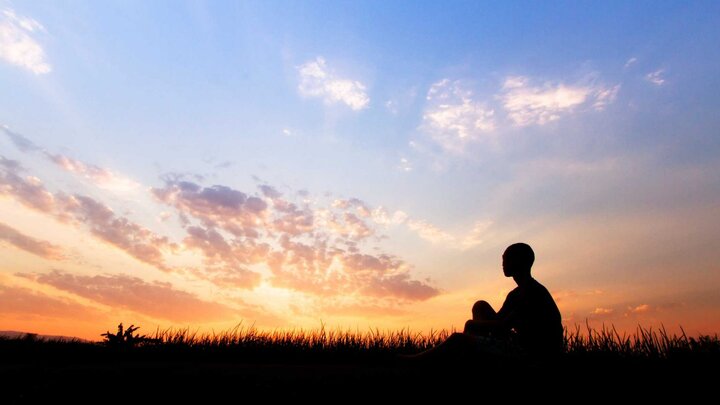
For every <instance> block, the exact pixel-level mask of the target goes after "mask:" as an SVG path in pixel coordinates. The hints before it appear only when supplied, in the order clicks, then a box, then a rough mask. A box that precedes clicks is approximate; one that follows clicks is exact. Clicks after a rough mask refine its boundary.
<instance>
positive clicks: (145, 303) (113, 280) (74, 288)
mask: <svg viewBox="0 0 720 405" xmlns="http://www.w3.org/2000/svg"><path fill="white" fill-rule="evenodd" d="M18 275H19V276H23V277H27V278H30V279H32V280H34V281H36V282H39V283H43V284H48V285H51V286H53V287H55V288H58V289H60V290H64V291H68V292H71V293H73V294H75V295H78V296H80V297H83V298H87V299H90V300H93V301H97V302H99V303H101V304H105V305H109V306H112V307H114V308H125V309H129V310H132V311H135V312H139V313H142V314H146V315H150V316H152V317H156V318H161V319H167V320H170V321H173V322H208V321H214V320H220V319H228V318H233V317H236V316H239V314H238V313H237V311H235V310H233V309H232V308H230V307H227V306H225V305H222V304H219V303H215V302H209V301H204V300H202V299H200V298H198V297H197V296H196V295H194V294H191V293H188V292H186V291H181V290H177V289H175V288H174V287H173V286H172V285H171V284H170V283H164V282H160V281H153V282H147V281H144V280H142V279H140V278H138V277H131V276H127V275H122V274H117V275H97V276H80V275H73V274H70V273H66V272H61V271H59V270H53V271H52V272H50V273H48V274H18Z"/></svg>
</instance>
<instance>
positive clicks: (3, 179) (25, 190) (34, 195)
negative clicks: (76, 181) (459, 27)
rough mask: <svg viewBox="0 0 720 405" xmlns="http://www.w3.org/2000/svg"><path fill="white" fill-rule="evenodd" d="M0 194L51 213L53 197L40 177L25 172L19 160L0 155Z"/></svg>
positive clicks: (53, 203) (53, 205) (53, 204)
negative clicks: (10, 196)
mask: <svg viewBox="0 0 720 405" xmlns="http://www.w3.org/2000/svg"><path fill="white" fill-rule="evenodd" d="M0 195H12V196H14V197H15V198H16V199H17V200H18V201H19V202H20V203H21V204H23V205H25V206H27V207H30V208H33V209H35V210H38V211H42V212H45V213H52V212H53V211H54V208H55V197H54V196H53V194H52V193H50V192H49V191H48V190H47V189H45V186H44V185H43V184H42V182H41V181H40V179H38V178H37V177H34V176H29V175H26V174H25V169H24V168H23V167H22V165H21V164H20V162H18V161H16V160H10V159H7V158H5V157H4V156H0Z"/></svg>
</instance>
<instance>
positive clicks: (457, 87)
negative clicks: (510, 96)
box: [423, 79, 495, 150]
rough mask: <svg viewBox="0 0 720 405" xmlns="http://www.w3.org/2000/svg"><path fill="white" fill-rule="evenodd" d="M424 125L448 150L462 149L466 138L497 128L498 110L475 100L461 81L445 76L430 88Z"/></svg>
mask: <svg viewBox="0 0 720 405" xmlns="http://www.w3.org/2000/svg"><path fill="white" fill-rule="evenodd" d="M426 99H427V101H428V107H427V108H426V110H425V112H424V114H423V125H424V127H425V129H426V130H427V131H428V132H429V133H430V135H431V136H432V138H433V139H434V140H435V141H436V142H438V143H439V144H440V145H442V146H443V147H444V148H445V149H448V150H459V149H460V148H461V147H462V146H463V144H464V143H465V142H467V141H471V140H476V139H478V138H479V137H480V136H482V134H484V133H489V132H492V131H493V130H494V129H495V120H494V115H495V111H494V110H493V109H492V108H489V107H488V106H487V105H486V104H485V103H482V102H478V101H476V100H473V94H472V92H470V91H469V90H466V89H464V88H463V87H462V86H461V84H460V82H459V81H453V82H451V81H450V80H449V79H443V80H441V81H439V82H437V83H434V84H433V85H432V86H431V87H430V90H429V91H428V94H427V97H426Z"/></svg>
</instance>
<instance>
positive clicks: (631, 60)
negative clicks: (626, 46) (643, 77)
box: [625, 57, 638, 69]
mask: <svg viewBox="0 0 720 405" xmlns="http://www.w3.org/2000/svg"><path fill="white" fill-rule="evenodd" d="M637 61H638V60H637V58H636V57H632V58H630V59H628V60H627V62H625V69H627V68H629V67H630V66H632V65H634V64H636V63H637Z"/></svg>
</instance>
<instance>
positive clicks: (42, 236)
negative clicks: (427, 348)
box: [0, 0, 720, 339]
mask: <svg viewBox="0 0 720 405" xmlns="http://www.w3.org/2000/svg"><path fill="white" fill-rule="evenodd" d="M718 39H720V3H718V2H712V1H708V2H640V1H635V2H610V1H608V2H577V1H570V2H552V3H549V2H496V3H489V2H459V1H453V2H446V1H443V2H373V1H363V2H343V1H329V2H318V1H307V2H290V1H287V2H276V1H259V2H220V1H218V2H201V1H167V2H166V1H152V2H147V1H137V2H132V1H121V2H113V1H103V2H96V1H87V2H86V1H63V2H48V1H22V2H19V1H15V2H9V1H6V0H0V257H1V258H2V259H1V261H0V330H23V331H34V332H39V333H48V334H65V335H74V336H80V337H86V338H93V339H95V338H98V337H99V336H98V334H99V333H101V332H102V331H104V330H107V329H112V328H113V327H114V325H116V324H117V323H118V322H120V321H123V322H125V323H127V324H130V323H134V324H136V325H138V324H139V325H141V326H142V327H143V330H145V331H151V330H153V329H154V328H155V327H162V328H164V327H171V326H172V327H187V326H190V327H191V328H199V329H201V330H210V329H215V330H219V329H229V328H231V327H233V326H235V325H237V324H238V323H240V322H242V323H243V325H246V326H249V325H252V324H255V326H257V327H259V328H297V327H302V328H317V327H319V326H320V324H321V322H322V323H324V324H325V325H326V326H327V327H342V328H352V329H355V328H358V329H360V330H366V329H367V328H368V327H378V328H381V329H399V328H410V329H413V330H418V331H427V330H429V329H436V330H437V329H443V328H451V327H456V328H460V327H462V325H463V324H464V321H465V320H466V319H467V318H468V316H470V307H471V305H472V303H473V302H474V301H475V300H477V299H480V298H485V299H487V300H488V301H489V302H490V303H491V304H493V305H494V306H496V307H498V308H499V306H500V305H501V304H502V301H503V299H504V297H505V295H506V294H507V292H508V291H510V290H511V289H512V288H514V283H513V281H512V280H511V279H506V278H504V277H503V276H502V269H501V266H500V256H501V254H502V252H503V250H504V248H505V247H506V246H508V245H509V244H511V243H514V242H518V241H524V242H527V243H529V244H530V245H531V246H533V248H534V249H535V252H536V257H537V260H536V263H535V266H534V268H533V274H534V275H535V276H536V278H537V279H539V280H540V281H541V282H542V283H543V284H544V285H546V286H547V287H548V289H549V290H550V291H551V292H552V294H553V295H554V297H555V299H556V300H557V302H558V305H559V307H560V309H561V312H562V315H563V321H564V322H565V324H566V325H568V326H570V327H574V325H576V324H584V323H585V322H586V320H587V321H588V322H590V324H591V325H594V326H601V325H602V324H603V323H605V324H611V323H612V324H614V325H616V326H617V327H618V328H619V329H621V330H625V331H632V330H634V328H635V327H636V326H637V325H638V324H641V325H645V326H653V327H657V326H659V325H661V324H664V325H665V326H666V327H668V328H669V329H671V330H676V329H677V327H678V325H682V326H683V327H684V328H685V330H686V331H687V332H688V333H690V334H697V333H715V332H718V331H719V330H720V264H718V263H720V114H718V111H720V75H719V74H718V72H720V41H719V40H718Z"/></svg>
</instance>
